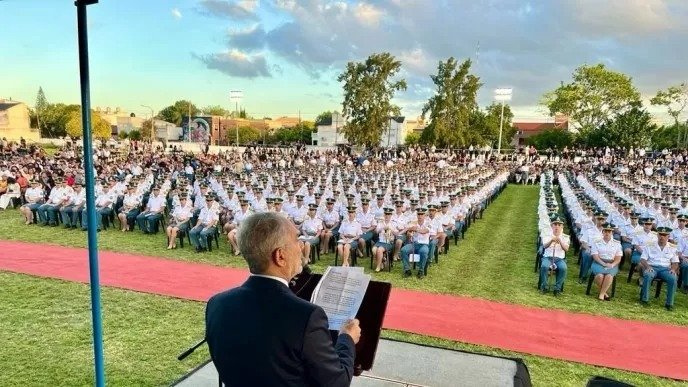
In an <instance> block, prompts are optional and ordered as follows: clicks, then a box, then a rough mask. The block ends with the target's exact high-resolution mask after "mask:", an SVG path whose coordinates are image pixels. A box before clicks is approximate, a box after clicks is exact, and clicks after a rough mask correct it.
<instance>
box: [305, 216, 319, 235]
mask: <svg viewBox="0 0 688 387" xmlns="http://www.w3.org/2000/svg"><path fill="white" fill-rule="evenodd" d="M322 229H323V222H322V219H320V218H318V217H314V218H311V217H310V216H309V217H307V218H306V220H304V221H303V223H302V224H301V231H302V232H303V233H304V234H306V235H308V236H311V237H312V236H316V235H318V233H319V232H320V231H322Z"/></svg>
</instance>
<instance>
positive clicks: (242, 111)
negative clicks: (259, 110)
mask: <svg viewBox="0 0 688 387" xmlns="http://www.w3.org/2000/svg"><path fill="white" fill-rule="evenodd" d="M239 118H248V117H247V116H246V109H244V108H242V109H241V110H240V111H239Z"/></svg>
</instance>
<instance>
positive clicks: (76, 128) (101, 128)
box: [65, 110, 112, 139]
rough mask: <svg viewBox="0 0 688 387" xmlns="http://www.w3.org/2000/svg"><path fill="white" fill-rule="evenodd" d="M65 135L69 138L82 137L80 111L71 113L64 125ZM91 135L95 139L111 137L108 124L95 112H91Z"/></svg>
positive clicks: (110, 129)
mask: <svg viewBox="0 0 688 387" xmlns="http://www.w3.org/2000/svg"><path fill="white" fill-rule="evenodd" d="M65 129H66V131H67V134H68V135H69V136H70V137H73V138H74V137H81V136H82V135H83V133H84V132H83V129H82V126H81V110H79V111H76V112H72V113H71V114H70V115H69V120H68V121H67V125H66V128H65ZM91 131H92V132H91V133H92V135H93V138H97V139H109V138H110V137H112V128H111V127H110V123H108V122H107V121H105V119H103V117H101V116H100V114H98V113H96V112H95V111H93V110H92V111H91Z"/></svg>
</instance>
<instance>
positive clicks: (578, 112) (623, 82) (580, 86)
mask: <svg viewBox="0 0 688 387" xmlns="http://www.w3.org/2000/svg"><path fill="white" fill-rule="evenodd" d="M639 100H640V93H639V92H638V90H637V89H636V88H635V87H634V86H633V84H632V82H631V77H629V76H627V75H625V74H622V73H620V72H616V71H612V70H608V69H607V68H606V67H605V66H604V65H603V64H597V65H594V66H589V65H582V66H580V67H578V68H577V69H576V70H574V72H573V81H572V82H571V83H568V84H563V83H562V85H561V86H559V87H558V88H556V89H555V90H553V91H551V92H548V93H546V94H545V96H544V99H543V104H544V105H545V106H547V108H548V109H549V113H550V115H551V116H554V115H555V114H557V113H562V114H566V115H567V116H569V117H570V118H571V120H572V121H573V122H575V123H576V124H577V125H579V126H580V128H582V129H586V130H591V129H595V128H598V127H599V126H600V125H602V124H604V123H605V122H606V121H608V120H610V119H612V118H613V117H614V116H615V115H617V114H620V113H623V112H624V111H625V110H628V109H630V108H631V104H632V103H634V102H637V101H639Z"/></svg>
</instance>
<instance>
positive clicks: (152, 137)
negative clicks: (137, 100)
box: [141, 105, 155, 147]
mask: <svg viewBox="0 0 688 387" xmlns="http://www.w3.org/2000/svg"><path fill="white" fill-rule="evenodd" d="M141 107H145V108H148V109H150V111H151V118H150V123H151V134H150V140H151V147H152V146H153V141H155V134H153V130H154V129H155V125H154V124H153V116H154V115H155V112H154V110H153V108H152V107H150V106H148V105H141Z"/></svg>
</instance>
